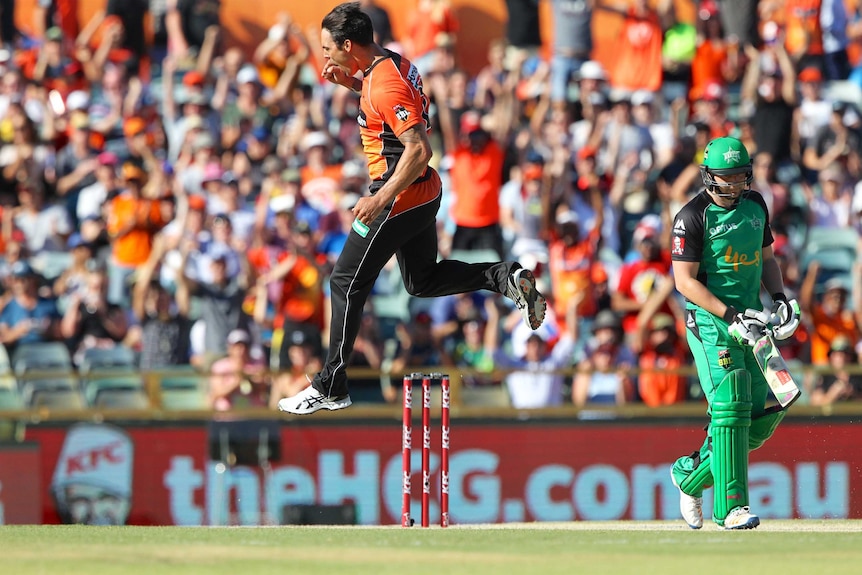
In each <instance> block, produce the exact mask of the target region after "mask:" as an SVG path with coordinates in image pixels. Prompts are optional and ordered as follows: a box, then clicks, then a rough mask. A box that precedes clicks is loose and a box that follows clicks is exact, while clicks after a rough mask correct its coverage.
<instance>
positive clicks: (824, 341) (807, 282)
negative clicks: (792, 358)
mask: <svg viewBox="0 0 862 575" xmlns="http://www.w3.org/2000/svg"><path fill="white" fill-rule="evenodd" d="M819 271H820V262H818V261H817V260H812V261H811V263H810V264H808V271H807V273H806V274H805V279H804V280H803V281H802V287H801V288H800V290H799V306H800V307H801V308H802V313H803V314H805V315H806V316H808V317H810V318H811V323H812V324H813V329H812V331H811V363H812V364H814V365H824V364H826V363H827V362H828V361H829V349H830V346H831V345H832V341H833V340H834V339H835V338H836V337H839V336H844V337H846V338H848V339H849V340H850V341H859V339H860V330H859V318H858V317H855V316H856V315H857V314H858V313H859V311H860V309H859V306H858V305H857V306H855V307H856V310H855V313H854V311H853V310H851V309H848V308H847V296H848V295H849V294H848V290H847V287H846V286H845V285H844V282H843V281H842V280H841V278H838V277H833V278H831V279H829V280H827V281H826V283H824V284H823V290H824V291H823V296H822V298H821V300H820V303H818V302H817V301H815V299H814V291H815V284H816V281H817V274H818V272H819ZM859 275H860V267H859V266H858V265H857V267H856V268H855V269H854V279H855V281H854V283H855V284H856V285H857V286H858V282H859ZM856 299H858V295H857V297H856Z"/></svg>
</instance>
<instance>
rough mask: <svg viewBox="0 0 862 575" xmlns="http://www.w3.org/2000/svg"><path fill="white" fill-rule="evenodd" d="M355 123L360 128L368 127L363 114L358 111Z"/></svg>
mask: <svg viewBox="0 0 862 575" xmlns="http://www.w3.org/2000/svg"><path fill="white" fill-rule="evenodd" d="M356 122H357V123H358V124H359V127H360V128H367V127H368V121H367V120H366V119H365V112H363V111H362V110H359V115H358V116H357V117H356Z"/></svg>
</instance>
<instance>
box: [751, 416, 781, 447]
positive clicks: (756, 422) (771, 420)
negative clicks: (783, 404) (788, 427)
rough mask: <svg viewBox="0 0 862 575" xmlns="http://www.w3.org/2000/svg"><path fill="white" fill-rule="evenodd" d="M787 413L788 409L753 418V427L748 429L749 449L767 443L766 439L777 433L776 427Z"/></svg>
mask: <svg viewBox="0 0 862 575" xmlns="http://www.w3.org/2000/svg"><path fill="white" fill-rule="evenodd" d="M785 415H787V411H785V410H783V409H782V410H780V411H773V412H772V413H764V414H763V415H761V416H760V417H755V418H754V419H752V420H751V427H750V428H749V430H748V450H749V451H754V450H755V449H758V448H760V447H761V446H763V444H764V443H766V440H767V439H769V438H770V437H772V434H773V433H775V428H777V427H778V424H779V423H781V420H782V419H784V416H785Z"/></svg>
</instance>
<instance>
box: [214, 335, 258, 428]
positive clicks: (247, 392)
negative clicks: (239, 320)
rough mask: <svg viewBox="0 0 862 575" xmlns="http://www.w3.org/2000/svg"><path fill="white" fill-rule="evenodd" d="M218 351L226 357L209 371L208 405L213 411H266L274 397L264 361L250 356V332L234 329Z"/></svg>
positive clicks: (255, 356) (215, 363) (252, 355)
mask: <svg viewBox="0 0 862 575" xmlns="http://www.w3.org/2000/svg"><path fill="white" fill-rule="evenodd" d="M220 347H222V348H223V349H225V350H226V354H227V355H226V357H222V358H221V359H218V360H217V361H215V362H214V363H213V364H212V366H211V367H210V369H209V373H210V377H209V394H208V395H209V403H210V407H211V408H212V409H214V410H215V411H229V410H230V409H235V408H244V407H266V406H267V405H269V403H270V401H271V400H270V397H271V394H272V393H273V389H272V384H271V382H270V377H269V375H267V373H266V365H265V364H264V362H263V358H262V357H260V356H258V355H254V354H252V340H251V336H250V335H249V332H247V331H246V330H244V329H234V330H231V331H230V333H228V335H227V337H226V338H225V343H224V344H222V345H221V346H220Z"/></svg>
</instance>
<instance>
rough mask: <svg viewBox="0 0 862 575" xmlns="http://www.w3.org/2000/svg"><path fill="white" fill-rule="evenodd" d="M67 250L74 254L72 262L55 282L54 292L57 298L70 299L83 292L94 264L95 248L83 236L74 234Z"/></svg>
mask: <svg viewBox="0 0 862 575" xmlns="http://www.w3.org/2000/svg"><path fill="white" fill-rule="evenodd" d="M66 248H67V249H68V250H69V251H70V252H71V253H72V261H71V263H70V264H69V267H67V268H66V269H65V270H63V272H62V273H61V274H60V275H59V277H57V279H55V280H54V283H53V285H52V292H53V294H54V297H57V298H68V297H70V296H72V295H73V294H75V293H78V292H82V291H83V290H84V287H85V286H86V281H87V276H89V274H90V270H91V265H92V263H93V260H92V257H93V248H92V246H91V245H90V244H89V243H88V242H86V241H84V239H83V238H82V237H81V234H79V233H74V234H72V235H71V236H69V239H68V241H67V242H66Z"/></svg>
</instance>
